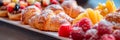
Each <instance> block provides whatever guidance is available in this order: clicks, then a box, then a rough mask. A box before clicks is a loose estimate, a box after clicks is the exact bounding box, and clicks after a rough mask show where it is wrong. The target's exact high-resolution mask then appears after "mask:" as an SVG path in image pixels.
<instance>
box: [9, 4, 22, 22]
mask: <svg viewBox="0 0 120 40" xmlns="http://www.w3.org/2000/svg"><path fill="white" fill-rule="evenodd" d="M7 11H8V18H9V19H10V20H20V19H21V11H22V10H21V9H20V5H19V4H16V3H10V4H8V5H7Z"/></svg>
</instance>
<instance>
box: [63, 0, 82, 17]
mask: <svg viewBox="0 0 120 40" xmlns="http://www.w3.org/2000/svg"><path fill="white" fill-rule="evenodd" d="M61 6H62V7H63V9H64V10H65V13H66V14H67V15H69V16H70V17H72V18H76V17H77V16H78V15H79V14H80V13H81V12H83V11H84V9H83V8H82V7H80V6H78V5H77V3H76V1H73V0H72V1H64V2H63V3H62V4H61Z"/></svg>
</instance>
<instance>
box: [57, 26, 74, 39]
mask: <svg viewBox="0 0 120 40" xmlns="http://www.w3.org/2000/svg"><path fill="white" fill-rule="evenodd" d="M71 30H72V27H71V25H70V24H62V25H61V26H60V28H59V31H58V33H59V36H62V37H69V35H70V32H71Z"/></svg>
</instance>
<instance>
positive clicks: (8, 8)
mask: <svg viewBox="0 0 120 40" xmlns="http://www.w3.org/2000/svg"><path fill="white" fill-rule="evenodd" d="M14 7H15V3H10V4H8V5H7V11H8V12H13V10H14Z"/></svg>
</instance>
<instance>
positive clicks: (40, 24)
mask: <svg viewBox="0 0 120 40" xmlns="http://www.w3.org/2000/svg"><path fill="white" fill-rule="evenodd" d="M29 22H30V23H31V22H33V23H32V24H31V25H32V26H34V28H37V29H39V30H45V31H58V29H59V27H60V25H61V24H63V23H69V22H68V21H67V20H65V19H63V18H61V17H59V16H57V15H55V13H54V12H53V11H52V10H49V9H47V10H43V11H42V13H41V14H40V15H39V17H38V16H34V17H32V18H31V20H30V21H29Z"/></svg>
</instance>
